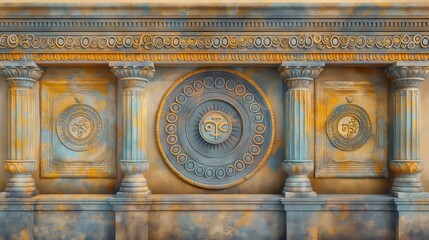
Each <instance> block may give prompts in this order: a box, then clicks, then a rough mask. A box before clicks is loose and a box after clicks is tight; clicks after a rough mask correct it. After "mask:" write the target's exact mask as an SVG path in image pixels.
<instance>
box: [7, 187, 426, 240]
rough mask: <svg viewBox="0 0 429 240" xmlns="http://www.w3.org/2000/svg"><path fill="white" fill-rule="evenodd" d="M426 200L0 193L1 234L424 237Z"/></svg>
mask: <svg viewBox="0 0 429 240" xmlns="http://www.w3.org/2000/svg"><path fill="white" fill-rule="evenodd" d="M428 221H429V199H423V198H422V199H398V198H393V197H391V196H387V195H319V196H317V197H316V198H306V199H284V198H282V197H281V196H280V195H180V194H178V195H153V196H152V197H151V199H150V200H149V201H142V200H139V199H119V198H115V195H50V194H45V195H38V196H36V197H33V198H30V199H10V198H0V233H1V236H0V239H31V238H34V239H285V238H286V239H395V238H396V239H429V229H428V228H427V227H426V225H427V222H428Z"/></svg>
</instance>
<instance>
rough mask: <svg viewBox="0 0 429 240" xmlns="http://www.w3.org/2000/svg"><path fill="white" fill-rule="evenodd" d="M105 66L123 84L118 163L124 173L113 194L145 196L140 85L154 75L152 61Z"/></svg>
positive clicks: (143, 107) (144, 121) (143, 105)
mask: <svg viewBox="0 0 429 240" xmlns="http://www.w3.org/2000/svg"><path fill="white" fill-rule="evenodd" d="M109 66H110V68H111V70H112V72H113V73H114V74H115V76H116V77H117V78H118V81H119V83H120V84H121V85H122V87H123V93H122V152H121V159H120V161H119V165H120V168H121V170H122V172H123V173H124V175H125V176H124V178H123V179H122V182H121V187H120V189H119V192H118V193H117V196H118V197H144V198H147V197H149V196H150V193H151V191H150V190H149V188H148V187H147V181H146V178H145V177H144V175H143V173H144V172H146V171H147V170H148V169H149V162H148V160H147V155H146V141H145V140H146V137H145V133H146V131H147V119H146V117H145V116H146V115H145V112H146V97H145V93H144V87H145V86H146V84H147V82H148V81H149V79H150V78H152V77H153V75H154V74H155V67H154V64H153V63H152V62H110V63H109Z"/></svg>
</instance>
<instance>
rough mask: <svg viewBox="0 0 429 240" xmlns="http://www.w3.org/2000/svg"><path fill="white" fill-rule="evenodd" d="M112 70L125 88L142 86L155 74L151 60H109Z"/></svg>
mask: <svg viewBox="0 0 429 240" xmlns="http://www.w3.org/2000/svg"><path fill="white" fill-rule="evenodd" d="M109 66H110V67H111V69H112V72H113V73H114V74H115V76H116V77H117V78H118V80H119V81H120V82H121V84H122V86H124V87H125V88H132V87H136V88H144V87H145V86H146V83H147V82H148V81H149V79H150V78H152V77H153V75H154V74H155V66H154V64H153V62H148V61H146V62H109Z"/></svg>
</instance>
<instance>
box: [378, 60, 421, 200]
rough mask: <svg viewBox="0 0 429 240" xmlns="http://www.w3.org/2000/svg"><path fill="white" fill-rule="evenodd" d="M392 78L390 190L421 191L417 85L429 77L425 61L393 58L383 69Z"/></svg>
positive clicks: (419, 111)
mask: <svg viewBox="0 0 429 240" xmlns="http://www.w3.org/2000/svg"><path fill="white" fill-rule="evenodd" d="M386 74H387V77H388V78H389V79H390V80H391V81H393V82H394V85H395V92H394V114H395V116H394V120H393V121H394V126H393V159H391V162H390V166H391V170H392V172H393V173H394V174H395V179H394V181H393V185H392V189H391V191H392V193H393V194H394V195H396V196H402V195H405V194H409V193H421V192H423V188H422V184H421V181H420V178H419V175H418V174H419V173H421V172H422V171H423V161H422V160H421V158H420V131H421V129H420V121H421V119H420V114H421V106H420V85H421V84H422V83H423V82H424V81H425V80H426V79H427V78H428V77H429V62H397V63H395V64H393V65H391V66H389V67H388V68H387V69H386Z"/></svg>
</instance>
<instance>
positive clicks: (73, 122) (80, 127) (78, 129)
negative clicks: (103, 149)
mask: <svg viewBox="0 0 429 240" xmlns="http://www.w3.org/2000/svg"><path fill="white" fill-rule="evenodd" d="M57 135H58V138H59V139H60V141H61V142H62V143H63V144H64V146H66V147H67V148H70V149H71V150H74V151H79V152H81V151H86V150H88V149H90V148H92V147H94V146H95V145H96V144H97V143H98V142H99V141H100V139H101V137H102V135H103V123H102V120H101V117H100V115H99V114H98V112H97V111H96V110H95V109H94V108H93V107H91V106H89V105H86V104H81V103H78V104H74V105H71V106H70V107H68V108H67V109H65V110H64V111H63V112H62V113H61V114H60V116H59V117H58V120H57Z"/></svg>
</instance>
